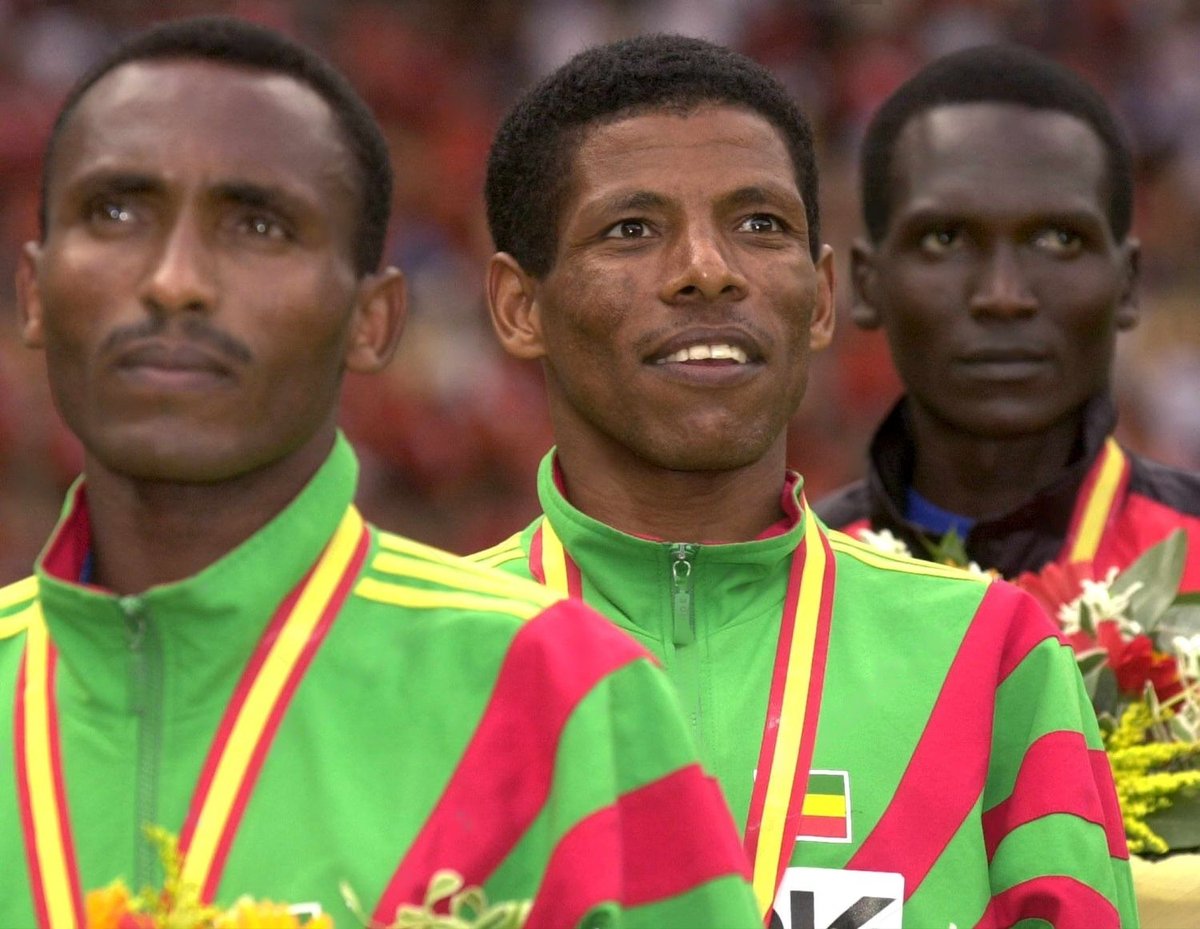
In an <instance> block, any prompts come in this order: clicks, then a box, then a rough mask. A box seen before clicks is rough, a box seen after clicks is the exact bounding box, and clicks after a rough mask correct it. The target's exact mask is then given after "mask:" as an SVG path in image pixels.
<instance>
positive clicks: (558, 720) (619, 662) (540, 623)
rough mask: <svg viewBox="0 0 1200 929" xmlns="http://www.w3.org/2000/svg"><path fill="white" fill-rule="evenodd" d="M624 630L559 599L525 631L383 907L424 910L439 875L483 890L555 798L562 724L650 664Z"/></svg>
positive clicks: (385, 918) (380, 910) (388, 912)
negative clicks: (607, 687)
mask: <svg viewBox="0 0 1200 929" xmlns="http://www.w3.org/2000/svg"><path fill="white" fill-rule="evenodd" d="M645 654H646V653H645V652H644V651H643V650H642V648H641V646H639V645H637V643H635V642H634V641H633V640H632V639H630V638H628V637H627V636H626V635H625V634H624V633H622V632H620V631H619V630H618V629H616V627H614V626H611V625H609V624H608V623H605V622H602V621H601V620H599V619H595V620H594V621H593V617H592V615H591V611H590V610H588V609H587V608H586V607H584V606H583V605H582V604H581V603H579V602H578V601H573V600H560V601H558V602H557V603H555V604H554V605H552V606H550V607H549V608H547V609H546V610H544V611H543V612H542V613H540V614H538V615H537V616H535V617H534V618H533V619H531V620H529V621H528V622H526V623H525V624H523V625H522V626H521V628H520V629H519V630H518V632H517V634H516V635H515V636H514V637H513V641H512V643H511V644H510V645H509V649H508V654H507V655H505V658H504V663H503V665H502V666H501V668H500V674H499V676H498V677H497V680H496V685H495V688H494V690H493V691H492V697H491V700H490V701H489V702H488V705H487V707H486V708H485V710H484V713H483V717H482V718H481V719H480V721H479V725H478V726H477V727H476V730H475V734H474V736H473V737H472V739H471V742H470V744H469V745H468V746H467V748H466V751H465V752H464V754H463V757H462V759H461V760H460V761H459V764H458V767H457V768H456V769H455V771H454V773H453V774H452V775H451V777H450V780H449V782H448V783H447V785H446V789H445V790H444V791H443V793H442V796H441V797H440V798H439V800H438V802H437V803H436V804H435V806H434V809H433V811H432V813H431V814H430V816H429V819H428V820H426V822H425V825H424V827H423V828H422V829H421V831H420V833H418V835H417V837H416V839H415V840H414V841H413V844H412V847H411V848H410V849H409V851H408V854H407V855H406V856H405V858H404V861H402V862H401V864H400V867H399V869H398V870H397V871H396V873H395V875H394V876H393V877H392V880H391V881H390V882H389V884H388V887H387V889H386V890H385V891H384V894H383V896H382V897H381V898H380V901H379V904H378V905H377V906H376V908H375V919H377V920H379V921H380V922H383V923H387V922H390V921H391V919H392V917H393V916H394V915H395V912H396V907H397V906H399V905H400V904H402V903H414V902H419V901H420V900H421V899H422V898H423V897H424V893H425V888H426V886H427V884H428V882H429V879H430V878H431V877H432V876H433V874H434V872H436V871H438V870H440V869H443V868H452V869H453V870H455V871H457V872H459V873H460V874H461V875H462V876H463V878H464V879H465V880H466V882H467V884H483V883H484V882H485V881H486V879H487V877H488V875H489V874H491V872H492V871H493V870H494V869H495V868H496V866H497V865H498V864H499V863H500V862H501V861H503V859H504V858H505V856H506V855H507V854H508V853H509V852H510V851H511V849H512V847H513V846H514V845H515V844H516V842H517V841H518V840H519V839H520V838H521V836H522V834H523V833H524V832H525V830H526V829H527V828H528V827H529V825H530V823H532V822H533V820H534V819H535V818H536V817H537V815H538V813H539V812H540V811H541V809H542V805H543V804H544V803H545V800H546V797H547V796H548V795H549V792H550V785H551V781H552V779H553V775H554V761H555V755H556V752H557V750H558V740H559V736H560V735H561V732H562V729H563V726H564V725H565V724H566V722H567V719H568V718H569V717H570V715H571V713H572V711H574V709H575V707H576V706H577V705H578V704H579V702H580V701H581V700H582V699H583V698H584V697H586V696H587V695H588V694H589V693H590V692H591V691H592V689H593V688H594V687H595V686H596V685H597V684H598V683H599V682H600V681H601V680H602V679H603V678H605V677H607V676H608V675H610V674H612V673H613V672H614V671H616V670H618V669H619V668H621V667H624V666H625V665H627V664H629V663H631V662H633V661H636V660H638V659H639V658H644V657H645Z"/></svg>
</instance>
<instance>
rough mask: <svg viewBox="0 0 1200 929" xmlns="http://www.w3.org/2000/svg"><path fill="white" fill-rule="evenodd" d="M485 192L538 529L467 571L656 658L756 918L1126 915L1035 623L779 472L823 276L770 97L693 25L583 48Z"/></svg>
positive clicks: (1102, 802)
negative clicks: (529, 440)
mask: <svg viewBox="0 0 1200 929" xmlns="http://www.w3.org/2000/svg"><path fill="white" fill-rule="evenodd" d="M486 190H487V202H488V216H489V221H490V224H491V229H492V234H493V236H494V238H495V242H496V246H497V248H498V249H499V251H498V252H497V254H496V255H495V256H494V257H493V258H492V260H491V264H490V267H489V275H488V295H489V303H490V307H491V313H492V320H493V323H494V326H495V329H496V332H497V334H498V336H499V338H500V340H501V342H502V343H503V344H504V346H505V347H506V348H507V350H508V351H509V352H511V353H512V354H513V355H515V356H517V357H519V358H525V359H536V360H538V361H540V363H541V365H542V368H543V370H544V372H545V379H546V387H547V393H548V397H549V403H550V412H551V417H552V421H553V425H554V430H555V439H556V447H555V448H554V449H553V450H552V451H551V452H550V453H549V454H547V456H546V458H545V459H544V461H543V463H542V467H541V470H540V473H539V476H538V493H539V499H540V501H541V505H542V508H543V511H544V515H543V516H541V517H539V518H538V519H537V520H536V521H535V522H534V523H533V524H532V525H530V526H529V527H528V528H526V529H525V530H524V531H522V532H520V533H518V534H517V535H515V536H514V537H513V538H511V539H509V540H507V541H506V542H502V543H501V544H499V545H497V546H495V547H494V548H492V549H490V550H488V551H486V552H482V553H480V554H479V555H478V556H476V557H477V558H478V559H479V560H480V561H482V562H484V563H486V564H490V565H496V566H499V567H502V568H504V569H505V570H508V571H511V572H513V573H515V574H519V575H522V576H525V577H533V578H536V579H537V580H539V581H542V582H543V583H545V584H547V585H548V586H550V587H552V588H554V589H556V590H559V591H562V592H565V593H569V594H571V595H573V596H576V597H581V598H582V599H584V600H585V601H586V602H588V603H590V604H592V605H593V606H595V607H597V608H598V609H599V610H600V611H601V612H603V613H604V614H606V615H607V616H608V617H609V618H610V619H611V620H612V621H613V622H614V623H615V624H616V625H617V626H619V627H620V628H622V629H624V630H626V631H627V632H629V633H630V634H632V635H633V636H635V637H636V638H637V639H638V640H639V641H641V642H642V643H644V644H645V645H646V646H647V647H648V648H649V649H650V650H651V651H652V652H654V653H655V654H656V655H657V656H658V658H659V659H660V660H661V661H662V663H663V666H664V667H665V668H666V670H667V673H668V674H669V675H670V677H671V680H672V681H673V682H674V684H675V687H676V689H677V691H678V693H679V695H680V697H681V699H682V701H683V705H684V709H685V711H686V713H687V716H688V720H689V722H690V724H691V727H692V732H693V733H694V735H695V737H696V740H697V742H698V743H699V745H700V753H701V758H702V759H703V761H704V762H705V764H706V765H707V766H708V767H709V768H711V769H712V770H713V771H714V772H715V773H716V775H717V777H718V778H719V780H720V782H721V785H722V787H723V788H724V790H725V792H726V796H727V797H728V799H729V802H730V806H731V807H732V809H733V811H734V817H735V819H736V820H737V821H738V822H739V823H741V824H743V833H744V842H745V847H746V851H747V853H748V856H749V858H750V860H751V863H752V868H753V878H754V890H755V894H756V897H757V899H758V903H759V906H760V908H761V910H762V913H763V916H764V919H766V920H767V921H768V922H769V924H770V925H771V926H778V927H795V929H800V927H814V926H816V927H822V929H824V927H826V926H835V925H836V926H841V927H850V926H868V925H869V926H871V927H886V926H902V925H903V926H914V927H928V926H946V925H951V924H955V925H959V926H975V925H983V926H993V925H996V926H1000V925H1005V926H1007V925H1012V924H1014V923H1017V922H1019V921H1021V920H1023V919H1030V920H1041V921H1043V922H1044V924H1048V925H1054V926H1084V925H1086V926H1109V927H1116V926H1117V925H1122V926H1133V925H1136V922H1137V917H1136V914H1135V913H1134V907H1133V902H1132V896H1131V891H1130V884H1129V870H1128V861H1127V858H1128V855H1127V852H1126V849H1125V841H1124V835H1123V832H1122V827H1121V818H1120V814H1119V812H1118V811H1117V809H1116V798H1115V795H1114V791H1113V787H1112V782H1111V777H1110V775H1109V773H1108V766H1107V761H1106V760H1105V757H1104V754H1103V752H1102V750H1100V742H1099V736H1098V734H1097V732H1096V724H1095V719H1094V717H1093V715H1092V713H1091V710H1090V707H1089V706H1088V704H1087V700H1086V697H1085V695H1084V693H1083V690H1082V684H1081V682H1080V680H1079V676H1078V673H1077V672H1076V670H1075V663H1074V659H1073V658H1072V655H1071V653H1070V650H1069V648H1067V647H1066V646H1065V645H1064V644H1063V643H1062V642H1061V641H1060V640H1059V638H1058V637H1057V635H1056V633H1055V631H1054V629H1053V627H1052V626H1051V624H1050V621H1049V620H1048V619H1047V618H1046V616H1045V614H1044V613H1042V612H1041V610H1040V608H1039V607H1037V605H1036V604H1035V603H1034V602H1033V601H1032V600H1031V599H1030V598H1029V597H1028V596H1027V595H1025V594H1024V593H1022V592H1020V591H1018V590H1017V589H1015V588H1014V587H1012V586H1010V585H1008V584H1004V583H996V584H988V583H987V582H986V581H985V580H983V579H980V578H979V577H977V576H972V575H968V574H966V573H964V572H959V571H955V570H952V569H947V568H943V567H939V566H935V565H924V564H921V563H919V562H914V561H912V560H911V559H899V558H891V557H888V556H885V555H881V554H880V553H879V552H877V551H875V550H873V549H871V548H868V547H867V546H865V545H861V544H858V543H856V542H855V541H853V540H852V539H850V538H848V537H846V536H844V535H841V534H838V533H827V532H826V531H825V530H824V528H823V527H822V526H821V524H820V522H819V521H818V520H817V519H816V518H814V517H813V514H812V511H811V510H810V509H809V507H808V505H807V503H806V501H805V499H804V496H803V493H802V491H801V486H802V481H801V478H800V476H799V475H798V474H796V473H794V472H790V471H788V469H787V466H786V461H785V452H786V443H785V438H786V436H785V433H786V429H787V424H788V421H789V419H790V418H791V416H792V414H793V413H794V411H795V409H796V406H797V404H798V403H799V402H800V401H801V398H802V396H803V394H804V389H805V381H806V378H807V375H808V363H809V357H810V354H811V353H812V352H813V351H816V350H819V349H822V348H824V347H825V346H826V345H827V344H828V343H829V340H830V337H831V334H832V329H833V283H834V282H833V263H832V255H831V252H830V249H829V247H828V246H824V245H822V244H821V238H820V228H819V211H818V206H817V171H816V166H815V164H814V161H813V150H812V140H811V135H810V131H809V128H808V124H807V122H806V121H805V119H804V117H803V116H802V114H801V113H800V112H799V111H798V110H797V109H796V107H795V104H794V103H793V102H792V101H791V100H790V98H789V97H788V96H787V93H786V92H785V91H784V89H783V88H782V86H781V85H780V84H779V82H778V81H777V80H775V79H774V78H773V77H772V76H771V75H770V74H769V73H768V72H766V71H765V70H764V69H762V68H761V67H759V66H757V65H756V64H754V63H753V62H752V61H750V60H748V59H746V58H745V57H743V56H740V55H737V54H735V53H733V52H730V51H728V50H726V49H722V48H720V47H718V46H714V45H711V44H708V43H706V42H703V41H700V40H696V39H687V38H682V37H677V36H646V37H641V38H638V39H632V40H629V41H625V42H618V43H615V44H612V45H607V46H602V47H599V48H595V49H591V50H589V51H586V52H584V53H582V54H580V55H579V56H577V57H576V58H574V59H572V60H571V61H570V62H568V63H567V64H565V65H564V66H563V67H562V68H560V69H559V70H558V71H556V72H555V73H553V74H551V75H550V76H549V77H547V78H546V79H545V80H544V81H543V82H542V83H541V84H539V85H538V86H536V87H535V88H533V89H532V90H531V91H529V92H528V93H527V94H526V95H525V97H523V98H522V100H521V101H519V102H518V104H517V105H516V107H515V108H514V109H513V111H512V112H511V113H510V114H509V115H508V117H507V118H506V120H505V121H504V123H503V124H502V126H501V128H500V130H499V132H498V134H497V136H496V140H495V142H494V144H493V147H492V151H491V155H490V160H489V167H488V179H487V188H486ZM814 453H815V454H816V453H819V452H814Z"/></svg>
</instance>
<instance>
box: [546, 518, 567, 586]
mask: <svg viewBox="0 0 1200 929" xmlns="http://www.w3.org/2000/svg"><path fill="white" fill-rule="evenodd" d="M542 574H543V576H544V577H545V578H546V586H547V587H549V588H550V589H551V590H556V591H558V592H559V593H560V594H562V595H563V596H566V595H567V592H568V587H567V553H566V552H565V551H563V544H562V541H561V540H560V539H559V538H558V533H556V532H555V531H554V527H553V526H551V525H550V520H548V519H546V518H545V517H544V516H543V517H542Z"/></svg>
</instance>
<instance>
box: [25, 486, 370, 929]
mask: <svg viewBox="0 0 1200 929" xmlns="http://www.w3.org/2000/svg"><path fill="white" fill-rule="evenodd" d="M366 543H367V535H366V528H365V525H364V523H363V519H362V516H361V515H359V513H358V511H357V510H356V509H355V508H354V507H350V508H348V509H347V511H346V515H345V516H344V517H343V518H342V521H341V523H340V525H339V526H338V528H337V531H336V532H335V533H334V536H333V538H332V539H331V540H330V542H329V544H328V545H327V546H326V547H325V550H324V552H322V554H321V557H320V559H319V560H318V561H317V564H316V565H315V566H314V568H313V569H312V571H310V572H309V574H308V575H307V576H306V577H305V579H304V580H303V581H301V583H300V586H299V587H298V588H297V589H296V590H295V591H293V592H292V593H291V594H290V595H289V596H288V598H287V599H286V600H285V601H284V603H283V605H282V606H281V608H280V611H279V613H277V614H276V616H275V618H274V619H273V620H272V622H271V623H270V625H269V626H268V627H267V631H266V633H264V637H263V641H262V642H260V644H259V649H258V651H257V652H256V656H255V658H254V659H252V660H251V664H250V665H249V666H248V667H247V669H246V671H245V672H244V673H243V678H242V680H241V681H240V682H239V685H238V688H237V690H236V691H235V693H236V694H239V695H240V697H235V699H234V701H233V702H231V704H230V706H229V707H228V708H227V710H226V712H225V717H224V719H223V720H222V722H221V725H220V727H219V728H218V735H217V738H216V739H215V740H214V744H213V747H212V749H210V753H209V757H208V760H207V762H206V765H205V770H204V772H203V773H202V774H201V779H200V782H199V784H198V785H197V789H196V793H195V795H194V796H193V798H192V802H191V808H190V812H189V814H188V825H187V826H185V829H184V832H185V835H183V836H181V852H182V853H183V868H182V873H183V879H184V880H185V881H186V882H188V883H189V884H192V885H193V886H195V887H198V888H201V890H202V891H203V897H204V899H205V900H211V897H212V893H213V892H214V891H215V888H216V885H217V883H218V882H219V879H220V871H221V870H222V868H223V865H224V854H223V852H224V850H226V849H227V848H228V845H229V843H230V841H232V832H233V831H234V830H236V828H237V825H238V823H239V822H240V810H241V809H242V808H244V805H245V799H246V792H247V790H248V789H249V788H250V787H252V786H253V783H252V782H253V780H254V777H255V776H256V774H257V770H258V767H259V766H260V765H261V761H262V755H263V753H264V751H265V749H266V747H267V744H269V741H270V739H271V738H272V737H273V736H274V732H275V729H276V728H277V724H278V721H279V718H280V716H281V715H282V712H283V710H284V709H285V708H286V704H287V702H288V700H289V699H290V697H291V694H292V693H293V692H294V691H295V687H296V685H297V684H298V680H299V675H301V674H302V673H303V672H304V670H306V669H307V667H308V662H309V661H311V658H312V653H313V650H314V648H315V643H314V639H315V638H316V639H319V638H320V637H321V636H323V633H324V630H326V629H327V628H328V625H329V623H331V622H332V619H333V616H334V615H335V614H336V611H337V608H338V607H339V606H340V603H341V600H342V599H344V597H345V594H346V591H347V590H348V589H349V586H350V582H351V581H352V579H353V575H354V574H356V573H357V571H358V569H359V567H360V566H361V564H362V561H363V558H364V557H365V552H366ZM54 663H55V650H54V646H53V644H52V643H51V642H50V638H49V636H48V634H47V632H46V627H45V624H44V622H41V621H37V622H34V623H33V624H32V625H31V626H30V629H29V632H28V638H27V640H26V645H25V654H24V658H23V663H22V680H23V686H22V693H21V697H22V699H19V700H18V706H17V720H16V731H17V734H18V741H19V743H20V744H19V745H18V746H17V749H18V755H19V757H20V758H21V759H22V761H23V765H20V767H21V770H19V772H18V773H19V779H20V780H22V781H23V788H24V792H25V795H26V797H27V800H26V802H25V804H23V805H24V806H26V807H27V809H23V810H22V814H23V816H24V818H25V821H26V857H27V859H28V863H29V869H30V877H31V882H32V885H33V887H34V890H35V902H36V901H37V900H39V899H40V900H42V901H44V906H40V905H39V911H38V915H39V920H40V922H41V923H42V929H84V915H83V910H82V904H81V900H82V893H81V891H80V883H79V871H78V865H77V863H76V860H75V855H74V849H73V846H72V841H73V840H72V838H71V830H70V817H69V810H68V807H67V801H66V796H65V791H64V790H63V789H62V784H63V777H62V767H61V759H60V757H59V744H58V731H57V710H56V707H55V699H54V688H53V677H52V675H53V668H54ZM56 785H57V789H56Z"/></svg>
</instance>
